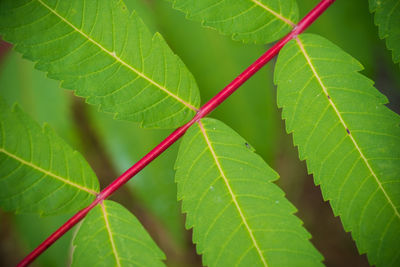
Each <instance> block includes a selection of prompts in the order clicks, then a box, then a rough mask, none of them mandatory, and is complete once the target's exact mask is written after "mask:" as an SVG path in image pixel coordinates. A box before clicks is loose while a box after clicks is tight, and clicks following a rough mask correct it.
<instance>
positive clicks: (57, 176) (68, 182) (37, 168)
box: [0, 148, 97, 195]
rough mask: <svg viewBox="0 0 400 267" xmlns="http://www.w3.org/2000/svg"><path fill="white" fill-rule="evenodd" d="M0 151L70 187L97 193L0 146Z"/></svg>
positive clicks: (93, 193)
mask: <svg viewBox="0 0 400 267" xmlns="http://www.w3.org/2000/svg"><path fill="white" fill-rule="evenodd" d="M0 153H4V154H5V155H7V156H8V157H10V158H13V159H15V160H16V161H19V162H20V163H22V164H24V165H26V166H29V167H31V168H32V169H35V170H37V171H39V172H41V173H44V174H46V175H47V176H50V177H52V178H54V179H57V180H59V181H61V182H63V183H65V184H68V185H70V186H72V187H75V188H77V189H79V190H82V191H85V192H87V193H89V194H92V195H96V194H97V192H96V191H94V190H92V189H89V188H86V187H84V186H81V185H79V184H76V183H74V182H71V181H69V180H68V179H66V178H64V177H61V176H59V175H57V174H54V173H52V172H50V171H47V170H45V169H43V168H41V167H39V166H36V165H35V164H33V163H32V162H29V161H26V160H24V159H22V158H20V157H18V156H17V155H14V154H12V153H10V152H8V151H7V150H5V149H4V148H0Z"/></svg>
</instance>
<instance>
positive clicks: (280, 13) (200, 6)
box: [170, 0, 298, 44]
mask: <svg viewBox="0 0 400 267" xmlns="http://www.w3.org/2000/svg"><path fill="white" fill-rule="evenodd" d="M170 1H171V2H173V7H174V8H176V9H178V10H180V11H182V12H185V13H186V14H187V17H188V18H190V19H194V20H197V21H201V22H202V24H203V25H205V26H209V27H212V28H215V29H217V30H218V31H220V32H221V33H223V34H226V35H231V36H232V38H233V39H234V40H241V41H244V42H255V43H263V44H264V43H269V42H272V41H275V40H277V39H279V38H281V37H282V36H284V35H285V34H286V33H288V32H289V31H290V30H291V29H292V28H293V27H295V25H296V24H295V21H296V20H297V19H298V7H297V3H296V1H270V0H242V1H230V0H224V1H214V0H211V1H184V0H170Z"/></svg>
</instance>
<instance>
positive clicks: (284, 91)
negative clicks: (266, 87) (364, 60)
mask: <svg viewBox="0 0 400 267" xmlns="http://www.w3.org/2000/svg"><path fill="white" fill-rule="evenodd" d="M360 70H362V66H361V64H360V63H358V62H357V61H356V60H355V59H354V58H352V57H351V56H350V55H348V54H346V53H345V52H343V51H342V50H341V49H340V48H338V47H337V46H335V45H334V44H332V43H331V42H329V41H327V40H326V39H324V38H322V37H319V36H317V35H311V34H304V35H301V36H299V37H298V38H297V39H295V40H292V41H291V42H290V43H288V44H287V45H286V46H285V47H284V48H283V49H282V51H281V53H280V55H279V58H278V61H277V65H276V70H275V82H276V84H277V85H278V105H279V107H282V108H283V115H282V116H283V118H284V119H285V120H286V129H287V131H288V132H289V133H291V132H293V139H294V143H295V145H298V146H299V155H300V159H306V160H307V167H308V170H309V172H310V173H313V174H314V179H315V182H316V184H317V185H321V189H322V193H323V195H324V198H325V199H326V200H330V203H331V206H332V208H333V211H334V213H335V214H336V215H340V216H341V219H342V222H343V225H344V228H345V230H347V231H351V232H352V236H353V238H354V240H355V241H356V243H357V246H358V249H359V251H360V252H361V253H365V252H367V253H368V258H369V261H370V263H371V264H376V265H378V266H398V265H399V264H400V257H399V256H400V251H399V250H398V240H399V237H400V214H399V207H400V195H399V192H400V179H399V178H400V177H399V173H400V150H399V145H400V127H399V125H400V117H399V116H398V115H397V114H395V113H394V112H392V111H391V110H389V109H388V108H387V107H385V105H384V104H386V103H387V99H386V97H385V96H383V95H382V94H380V93H379V92H378V91H377V90H376V89H375V88H374V87H373V84H372V82H371V81H370V80H369V79H367V78H366V77H365V76H363V75H361V74H359V73H358V71H360Z"/></svg>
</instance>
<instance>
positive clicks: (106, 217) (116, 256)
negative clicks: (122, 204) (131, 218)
mask: <svg viewBox="0 0 400 267" xmlns="http://www.w3.org/2000/svg"><path fill="white" fill-rule="evenodd" d="M100 206H101V211H102V213H103V218H104V222H105V224H106V229H107V234H108V238H109V239H110V243H111V248H112V251H113V255H114V257H115V263H116V264H117V266H118V267H121V262H120V260H119V256H118V251H117V248H116V246H115V242H114V237H113V235H112V232H111V227H110V223H109V221H108V215H107V210H106V207H105V205H104V203H101V204H100Z"/></svg>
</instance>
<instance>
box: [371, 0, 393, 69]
mask: <svg viewBox="0 0 400 267" xmlns="http://www.w3.org/2000/svg"><path fill="white" fill-rule="evenodd" d="M369 8H370V11H371V12H374V13H375V24H376V25H377V26H378V29H379V37H380V38H381V39H386V46H387V47H388V49H389V50H392V52H393V62H395V63H397V62H400V27H399V23H400V1H398V0H369Z"/></svg>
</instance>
